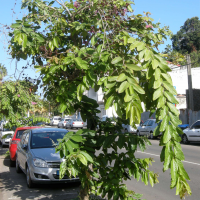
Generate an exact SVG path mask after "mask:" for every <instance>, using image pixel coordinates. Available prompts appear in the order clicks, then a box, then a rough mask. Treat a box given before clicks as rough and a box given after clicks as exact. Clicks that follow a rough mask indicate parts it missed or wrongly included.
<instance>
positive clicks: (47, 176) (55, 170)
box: [16, 128, 79, 188]
mask: <svg viewBox="0 0 200 200" xmlns="http://www.w3.org/2000/svg"><path fill="white" fill-rule="evenodd" d="M67 133H68V130H66V129H58V128H41V129H40V128H39V129H29V130H26V131H24V132H23V134H22V136H21V140H20V142H19V143H18V145H17V152H16V171H17V172H18V173H19V172H20V171H23V172H24V173H25V174H26V180H27V185H28V187H29V188H31V187H33V186H34V183H52V182H53V183H54V182H60V183H63V182H64V183H65V182H79V178H78V177H77V178H75V177H74V178H71V179H70V178H69V177H68V176H67V175H65V176H64V177H63V179H61V180H59V170H60V164H61V162H62V158H60V154H59V153H55V146H56V145H57V144H58V141H57V139H62V138H63V137H64V136H65V135H66V134H67Z"/></svg>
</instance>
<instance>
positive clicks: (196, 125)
mask: <svg viewBox="0 0 200 200" xmlns="http://www.w3.org/2000/svg"><path fill="white" fill-rule="evenodd" d="M191 128H192V129H200V121H197V122H196V123H194V124H193V125H192V127H191Z"/></svg>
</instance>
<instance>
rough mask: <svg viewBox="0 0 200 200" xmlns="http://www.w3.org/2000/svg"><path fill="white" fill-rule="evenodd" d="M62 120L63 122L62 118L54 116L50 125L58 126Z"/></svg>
mask: <svg viewBox="0 0 200 200" xmlns="http://www.w3.org/2000/svg"><path fill="white" fill-rule="evenodd" d="M60 120H61V117H59V116H54V117H53V118H52V120H51V121H50V125H51V126H57V125H58V123H59V121H60Z"/></svg>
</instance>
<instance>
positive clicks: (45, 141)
mask: <svg viewBox="0 0 200 200" xmlns="http://www.w3.org/2000/svg"><path fill="white" fill-rule="evenodd" d="M66 133H67V132H61V131H60V132H41V133H32V134H31V148H32V149H34V148H51V147H55V146H56V145H57V144H58V141H57V140H58V139H62V138H63V137H64V136H65V135H66Z"/></svg>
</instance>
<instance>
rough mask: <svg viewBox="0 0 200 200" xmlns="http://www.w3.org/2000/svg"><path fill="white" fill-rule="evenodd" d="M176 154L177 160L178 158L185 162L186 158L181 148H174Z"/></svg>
mask: <svg viewBox="0 0 200 200" xmlns="http://www.w3.org/2000/svg"><path fill="white" fill-rule="evenodd" d="M174 154H175V156H176V158H178V159H179V160H185V156H184V154H183V151H182V149H181V148H180V147H177V146H175V147H174Z"/></svg>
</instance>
